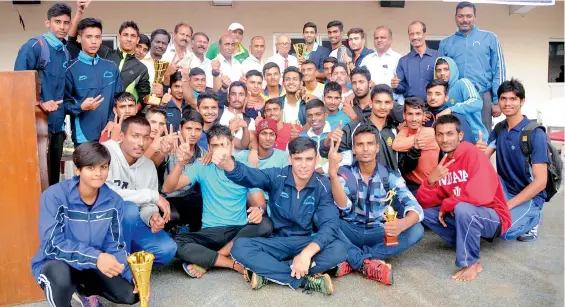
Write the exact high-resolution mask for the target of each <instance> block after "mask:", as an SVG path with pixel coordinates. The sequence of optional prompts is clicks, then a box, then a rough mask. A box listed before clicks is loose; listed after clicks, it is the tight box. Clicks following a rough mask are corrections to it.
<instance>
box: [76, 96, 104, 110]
mask: <svg viewBox="0 0 565 307" xmlns="http://www.w3.org/2000/svg"><path fill="white" fill-rule="evenodd" d="M102 101H104V97H102V95H98V96H96V97H94V98H92V97H88V98H86V99H85V100H84V101H83V102H82V103H81V105H80V108H81V109H82V110H83V111H94V110H96V109H97V108H98V107H99V106H100V104H101V103H102Z"/></svg>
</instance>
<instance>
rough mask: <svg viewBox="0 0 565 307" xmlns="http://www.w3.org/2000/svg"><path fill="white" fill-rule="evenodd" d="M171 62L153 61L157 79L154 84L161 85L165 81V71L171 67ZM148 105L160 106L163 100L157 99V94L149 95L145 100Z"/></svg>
mask: <svg viewBox="0 0 565 307" xmlns="http://www.w3.org/2000/svg"><path fill="white" fill-rule="evenodd" d="M169 64H171V63H170V62H167V61H163V60H153V67H154V69H155V79H154V80H153V84H161V83H163V80H164V79H165V71H166V70H167V68H168V67H169ZM145 103H146V104H150V105H153V106H158V105H160V104H161V98H159V97H157V95H155V94H151V95H148V96H147V98H146V99H145Z"/></svg>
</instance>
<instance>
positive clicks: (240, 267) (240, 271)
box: [233, 262, 245, 274]
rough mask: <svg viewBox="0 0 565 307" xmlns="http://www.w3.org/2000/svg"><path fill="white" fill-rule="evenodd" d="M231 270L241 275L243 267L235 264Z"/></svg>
mask: <svg viewBox="0 0 565 307" xmlns="http://www.w3.org/2000/svg"><path fill="white" fill-rule="evenodd" d="M233 270H234V271H237V272H239V273H241V274H243V272H244V270H245V269H244V268H243V265H241V264H239V263H237V262H236V263H235V264H234V266H233Z"/></svg>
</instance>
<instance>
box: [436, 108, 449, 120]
mask: <svg viewBox="0 0 565 307" xmlns="http://www.w3.org/2000/svg"><path fill="white" fill-rule="evenodd" d="M448 114H451V108H447V109H445V110H443V111H441V112H439V113H438V114H437V115H436V118H440V117H442V116H444V115H448Z"/></svg>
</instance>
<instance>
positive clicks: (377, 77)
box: [359, 48, 402, 86]
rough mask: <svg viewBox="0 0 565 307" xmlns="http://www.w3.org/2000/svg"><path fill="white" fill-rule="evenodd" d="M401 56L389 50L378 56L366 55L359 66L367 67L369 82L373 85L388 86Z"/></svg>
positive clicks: (376, 53) (375, 53) (373, 54)
mask: <svg viewBox="0 0 565 307" xmlns="http://www.w3.org/2000/svg"><path fill="white" fill-rule="evenodd" d="M401 57H402V56H401V55H400V54H399V53H397V52H394V51H393V50H392V48H389V49H388V50H387V52H385V53H383V55H382V56H379V54H378V52H376V51H375V52H374V53H371V54H369V55H367V56H366V57H365V58H364V59H363V61H361V64H360V65H359V66H361V67H363V66H365V67H367V69H368V70H369V72H371V80H372V81H373V82H374V83H375V84H386V85H388V86H390V80H391V79H392V78H393V77H394V73H395V72H396V66H397V65H398V60H400V58H401Z"/></svg>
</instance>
